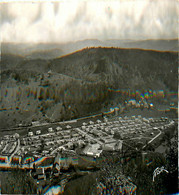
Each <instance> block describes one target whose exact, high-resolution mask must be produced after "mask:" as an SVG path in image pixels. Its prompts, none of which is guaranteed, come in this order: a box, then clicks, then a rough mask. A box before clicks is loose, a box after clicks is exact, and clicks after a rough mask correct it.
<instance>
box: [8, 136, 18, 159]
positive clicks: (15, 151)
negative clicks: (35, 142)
mask: <svg viewBox="0 0 179 195" xmlns="http://www.w3.org/2000/svg"><path fill="white" fill-rule="evenodd" d="M19 148H20V139H18V140H17V146H16V149H15V150H14V152H13V153H12V154H11V156H10V157H9V162H11V159H12V157H13V156H14V154H16V153H17V151H18V150H19Z"/></svg>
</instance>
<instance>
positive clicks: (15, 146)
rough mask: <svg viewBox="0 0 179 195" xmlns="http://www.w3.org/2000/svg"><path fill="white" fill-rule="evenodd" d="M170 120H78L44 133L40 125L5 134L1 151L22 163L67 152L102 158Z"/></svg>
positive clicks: (145, 137) (156, 131)
mask: <svg viewBox="0 0 179 195" xmlns="http://www.w3.org/2000/svg"><path fill="white" fill-rule="evenodd" d="M170 123H172V122H171V121H170V120H169V119H168V118H166V117H162V118H161V119H153V118H144V117H142V116H140V115H139V116H137V117H136V116H132V117H127V116H125V117H123V118H122V117H113V118H111V119H108V118H104V119H103V120H99V119H98V120H95V121H94V119H93V120H88V121H87V120H86V121H85V122H81V123H79V125H78V122H76V124H75V127H74V125H73V124H66V125H65V126H62V125H61V126H60V125H54V126H52V127H47V131H46V133H43V134H42V131H41V130H40V127H38V129H36V130H30V131H29V132H28V133H27V135H26V136H21V137H20V136H19V134H17V133H16V134H14V135H6V136H4V137H3V138H1V140H0V152H1V155H3V156H7V157H11V158H16V159H19V162H22V159H23V158H25V157H34V158H39V157H41V156H44V157H45V156H46V157H49V156H55V155H57V154H60V153H63V152H66V153H68V154H70V155H75V154H78V155H87V156H93V157H99V156H100V155H101V153H102V152H103V151H121V150H122V147H123V142H124V141H125V142H126V143H127V142H128V141H130V140H134V141H135V142H136V143H137V142H143V144H145V143H146V140H147V141H150V140H151V139H153V138H154V137H155V136H156V135H157V134H159V132H160V130H164V129H165V128H167V127H168V125H170ZM77 149H78V150H77ZM10 161H11V160H10ZM31 161H33V159H32V160H31Z"/></svg>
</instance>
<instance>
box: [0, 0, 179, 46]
mask: <svg viewBox="0 0 179 195" xmlns="http://www.w3.org/2000/svg"><path fill="white" fill-rule="evenodd" d="M0 9H1V10H0V12H1V41H3V42H35V43H38V42H68V41H77V40H83V39H99V40H104V39H160V38H161V39H168V38H169V39H171V38H177V37H178V36H177V35H178V13H179V8H178V1H177V0H116V1H111V0H103V1H102V0H100V1H95V0H90V1H83V0H73V1H72V0H71V1H68V0H66V1H60V2H53V3H52V2H43V3H42V2H41V3H35V2H34V3H32V2H20V3H19V2H18V3H15V2H14V3H12V2H11V3H1V8H0Z"/></svg>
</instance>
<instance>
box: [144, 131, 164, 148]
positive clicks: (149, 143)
mask: <svg viewBox="0 0 179 195" xmlns="http://www.w3.org/2000/svg"><path fill="white" fill-rule="evenodd" d="M161 133H162V132H161V131H160V130H159V133H158V134H157V135H156V136H155V137H154V138H152V139H151V140H150V141H149V142H148V143H147V144H146V145H144V146H143V147H142V149H144V148H145V147H146V146H147V145H148V144H150V143H152V142H153V141H154V140H155V139H156V138H157V137H159V136H160V135H161Z"/></svg>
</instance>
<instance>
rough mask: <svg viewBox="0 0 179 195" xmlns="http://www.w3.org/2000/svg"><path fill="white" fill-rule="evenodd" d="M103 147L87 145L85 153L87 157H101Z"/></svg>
mask: <svg viewBox="0 0 179 195" xmlns="http://www.w3.org/2000/svg"><path fill="white" fill-rule="evenodd" d="M101 152H102V150H101V146H100V145H99V144H92V145H87V146H86V147H85V149H84V150H83V153H84V154H85V155H87V156H94V157H99V156H100V154H101Z"/></svg>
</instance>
